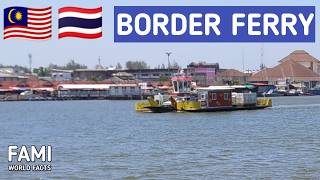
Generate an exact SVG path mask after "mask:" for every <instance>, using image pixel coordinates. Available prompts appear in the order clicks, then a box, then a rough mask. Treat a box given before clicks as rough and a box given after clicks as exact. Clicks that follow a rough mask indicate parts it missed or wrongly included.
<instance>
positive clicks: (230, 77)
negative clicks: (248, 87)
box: [216, 69, 249, 85]
mask: <svg viewBox="0 0 320 180" xmlns="http://www.w3.org/2000/svg"><path fill="white" fill-rule="evenodd" d="M248 77H249V75H248V74H245V73H243V72H240V71H238V70H235V69H226V70H223V71H221V72H219V73H218V74H217V76H216V84H217V85H238V84H245V83H246V82H247V78H248Z"/></svg>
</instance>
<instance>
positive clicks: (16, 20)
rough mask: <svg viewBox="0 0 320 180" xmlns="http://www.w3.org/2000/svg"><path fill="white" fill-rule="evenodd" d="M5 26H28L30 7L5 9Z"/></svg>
mask: <svg viewBox="0 0 320 180" xmlns="http://www.w3.org/2000/svg"><path fill="white" fill-rule="evenodd" d="M3 17H4V28H6V27H8V26H27V25H28V8H25V7H9V8H6V9H4V15H3Z"/></svg>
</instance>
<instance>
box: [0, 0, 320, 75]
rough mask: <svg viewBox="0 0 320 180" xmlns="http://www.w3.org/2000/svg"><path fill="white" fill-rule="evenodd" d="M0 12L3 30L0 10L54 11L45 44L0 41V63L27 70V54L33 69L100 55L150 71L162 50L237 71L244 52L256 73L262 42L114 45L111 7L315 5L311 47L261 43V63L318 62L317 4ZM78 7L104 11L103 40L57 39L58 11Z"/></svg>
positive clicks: (280, 1)
mask: <svg viewBox="0 0 320 180" xmlns="http://www.w3.org/2000/svg"><path fill="white" fill-rule="evenodd" d="M0 5H1V9H2V12H1V13H0V19H2V20H1V23H0V25H1V27H2V28H3V9H4V8H6V7H10V6H25V7H33V8H42V7H48V6H52V8H53V13H52V15H53V19H52V20H53V27H52V29H53V37H52V39H51V40H48V41H30V40H23V39H8V40H3V30H1V33H0V34H1V35H0V36H1V38H0V64H12V65H13V64H20V65H23V66H27V64H28V56H27V55H28V53H32V55H33V67H37V66H46V65H48V64H49V63H55V64H65V63H67V62H68V61H69V60H70V59H71V58H73V59H75V60H76V61H77V62H80V63H83V64H87V65H88V66H89V67H94V66H95V65H96V64H97V63H98V57H99V56H100V57H101V59H102V61H101V63H102V65H105V66H107V65H115V64H116V63H117V62H120V63H122V64H124V63H125V62H126V61H128V60H144V61H146V62H147V63H148V64H150V65H151V67H155V66H157V65H158V64H162V63H164V64H166V63H167V57H166V55H165V52H166V51H170V52H173V54H172V60H175V61H177V62H178V63H179V64H180V65H182V66H186V65H187V64H188V63H189V62H191V61H200V60H201V61H207V62H218V63H220V66H221V67H222V68H236V69H239V70H240V69H242V53H241V52H242V49H243V50H244V55H245V56H244V57H245V69H256V68H258V67H259V64H260V48H261V46H262V44H261V43H113V29H114V27H113V7H114V6H115V5H118V6H121V5H154V6H157V5H166V6H170V5H178V6H179V5H185V6H200V5H203V6H215V5H217V6H218V5H220V6H223V5H224V6H242V5H250V6H254V5H258V6H259V5H261V6H262V5H268V6H272V5H275V6H278V5H279V6H280V5H287V6H288V5H289V6H291V5H294V6H306V5H311V6H316V12H317V14H316V26H317V30H316V34H317V38H316V43H264V44H263V46H264V63H265V64H266V65H267V66H269V67H270V66H274V65H276V64H277V61H278V60H280V59H281V58H283V57H284V56H286V55H287V54H289V53H290V52H291V51H293V50H295V49H304V50H306V51H308V52H309V53H310V54H312V55H313V56H315V57H316V58H318V59H320V38H319V30H320V29H319V22H318V19H319V18H320V17H319V13H318V7H319V6H320V1H318V0H303V1H302V0H300V1H299V0H256V1H254V0H116V1H110V0H103V1H102V0H46V1H43V0H28V1H22V0H3V1H2V2H1V4H0ZM63 6H79V7H87V8H95V7H98V6H102V7H103V38H101V39H97V40H84V39H75V38H72V39H71V38H65V39H61V40H58V38H57V33H58V28H57V25H58V18H57V15H58V13H57V11H58V8H60V7H63Z"/></svg>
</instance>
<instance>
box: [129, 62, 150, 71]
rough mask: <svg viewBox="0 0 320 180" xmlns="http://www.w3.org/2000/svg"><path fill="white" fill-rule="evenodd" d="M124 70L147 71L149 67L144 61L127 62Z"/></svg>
mask: <svg viewBox="0 0 320 180" xmlns="http://www.w3.org/2000/svg"><path fill="white" fill-rule="evenodd" d="M126 68H127V69H148V68H149V66H148V65H147V63H146V62H144V61H127V62H126Z"/></svg>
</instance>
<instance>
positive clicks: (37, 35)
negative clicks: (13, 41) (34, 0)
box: [4, 7, 52, 40]
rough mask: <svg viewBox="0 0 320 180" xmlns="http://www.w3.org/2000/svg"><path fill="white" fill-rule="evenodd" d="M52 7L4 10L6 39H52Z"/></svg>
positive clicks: (10, 8)
mask: <svg viewBox="0 0 320 180" xmlns="http://www.w3.org/2000/svg"><path fill="white" fill-rule="evenodd" d="M51 12H52V10H51V7H48V8H41V9H38V8H37V9H36V8H26V7H9V8H6V9H5V10H4V39H8V38H26V39H39V40H44V39H50V38H51V36H52V30H51V26H52V22H51V21H52V20H51V18H52V16H51Z"/></svg>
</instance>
